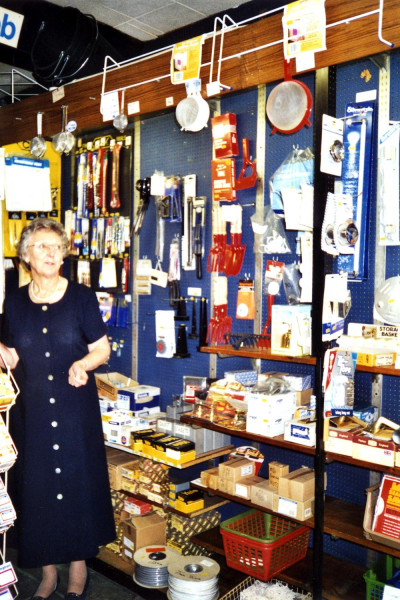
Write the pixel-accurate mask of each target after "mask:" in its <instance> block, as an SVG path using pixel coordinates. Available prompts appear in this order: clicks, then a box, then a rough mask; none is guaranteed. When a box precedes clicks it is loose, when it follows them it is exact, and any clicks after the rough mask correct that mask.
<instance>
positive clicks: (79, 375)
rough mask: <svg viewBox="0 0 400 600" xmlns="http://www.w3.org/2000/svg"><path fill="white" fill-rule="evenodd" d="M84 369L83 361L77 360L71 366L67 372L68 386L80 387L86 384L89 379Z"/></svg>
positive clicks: (84, 363)
mask: <svg viewBox="0 0 400 600" xmlns="http://www.w3.org/2000/svg"><path fill="white" fill-rule="evenodd" d="M85 367H86V361H85V360H77V361H75V362H74V363H73V364H72V365H71V368H70V370H69V371H68V383H69V384H70V385H73V386H74V387H81V386H82V385H86V384H87V382H88V379H89V377H88V374H87V373H86V369H85Z"/></svg>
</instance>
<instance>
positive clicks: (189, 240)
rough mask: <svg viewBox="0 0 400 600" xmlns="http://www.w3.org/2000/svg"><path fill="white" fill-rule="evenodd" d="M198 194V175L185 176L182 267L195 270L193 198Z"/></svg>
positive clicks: (185, 269) (186, 269)
mask: <svg viewBox="0 0 400 600" xmlns="http://www.w3.org/2000/svg"><path fill="white" fill-rule="evenodd" d="M195 196H196V175H185V177H184V178H183V228H182V269H183V270H184V271H194V270H195V268H196V257H195V256H194V252H193V250H194V248H193V199H194V198H195Z"/></svg>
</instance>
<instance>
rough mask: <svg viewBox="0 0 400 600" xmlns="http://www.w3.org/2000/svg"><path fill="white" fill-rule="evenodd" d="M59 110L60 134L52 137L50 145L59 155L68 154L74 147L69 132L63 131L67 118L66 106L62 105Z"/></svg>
mask: <svg viewBox="0 0 400 600" xmlns="http://www.w3.org/2000/svg"><path fill="white" fill-rule="evenodd" d="M61 109H62V121H61V132H60V133H57V134H56V135H55V136H54V137H53V140H52V144H53V148H54V150H55V151H56V152H59V153H60V154H69V153H70V152H71V150H72V148H73V147H74V145H75V138H74V136H73V135H72V133H71V132H70V131H65V128H66V124H67V118H68V112H67V111H68V106H66V105H63V106H62V107H61Z"/></svg>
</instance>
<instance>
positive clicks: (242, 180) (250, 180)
mask: <svg viewBox="0 0 400 600" xmlns="http://www.w3.org/2000/svg"><path fill="white" fill-rule="evenodd" d="M242 148H243V166H242V170H241V171H240V175H239V177H238V178H237V179H236V183H235V187H236V189H237V190H245V189H246V188H251V187H253V186H254V185H255V183H256V181H257V170H256V165H255V164H254V162H253V161H252V160H250V154H249V140H248V139H246V138H243V140H242ZM248 167H249V168H250V169H251V172H250V175H246V171H247V168H248Z"/></svg>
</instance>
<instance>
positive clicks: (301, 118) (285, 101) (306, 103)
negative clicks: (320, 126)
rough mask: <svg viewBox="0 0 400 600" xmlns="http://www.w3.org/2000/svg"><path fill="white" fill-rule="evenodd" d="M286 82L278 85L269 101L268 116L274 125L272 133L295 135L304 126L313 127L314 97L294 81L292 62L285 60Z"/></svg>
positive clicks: (299, 82) (306, 88)
mask: <svg viewBox="0 0 400 600" xmlns="http://www.w3.org/2000/svg"><path fill="white" fill-rule="evenodd" d="M283 64H284V72H285V81H283V82H282V83H280V84H279V85H277V86H276V87H275V88H274V89H273V90H272V92H271V93H270V95H269V96H268V100H267V116H268V119H269V120H270V122H271V124H272V125H273V129H272V132H271V133H275V132H276V131H280V132H281V133H295V132H296V131H299V129H301V128H302V127H303V125H308V126H311V123H310V120H309V118H310V115H311V111H312V105H313V100H312V95H311V92H310V90H309V89H308V87H307V86H306V85H305V84H304V83H302V82H301V81H298V80H295V79H292V62H291V60H284V61H283Z"/></svg>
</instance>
